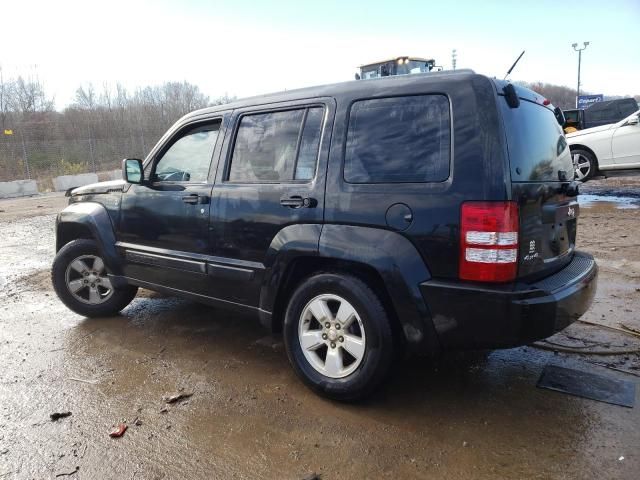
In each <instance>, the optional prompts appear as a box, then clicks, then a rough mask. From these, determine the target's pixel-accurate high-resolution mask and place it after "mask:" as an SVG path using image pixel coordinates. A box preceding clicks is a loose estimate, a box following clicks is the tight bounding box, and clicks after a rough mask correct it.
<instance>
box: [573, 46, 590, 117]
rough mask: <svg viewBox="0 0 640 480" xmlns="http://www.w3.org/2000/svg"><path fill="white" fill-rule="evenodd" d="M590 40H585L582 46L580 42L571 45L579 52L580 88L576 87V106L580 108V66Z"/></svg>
mask: <svg viewBox="0 0 640 480" xmlns="http://www.w3.org/2000/svg"><path fill="white" fill-rule="evenodd" d="M588 45H589V42H584V43H583V47H582V48H578V44H577V43H574V44H572V45H571V46H572V47H573V49H574V50H575V51H576V52H578V88H577V89H576V108H578V97H579V96H580V66H581V64H582V51H583V50H584V49H585V48H587V46H588Z"/></svg>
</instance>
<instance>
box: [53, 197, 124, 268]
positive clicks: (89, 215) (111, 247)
mask: <svg viewBox="0 0 640 480" xmlns="http://www.w3.org/2000/svg"><path fill="white" fill-rule="evenodd" d="M81 229H86V230H88V231H89V233H90V234H91V238H92V239H93V240H95V241H96V243H97V244H98V250H99V252H100V256H101V257H102V259H103V260H104V263H105V265H106V266H107V270H108V271H109V273H112V274H116V275H120V274H122V260H121V259H120V256H119V255H118V252H117V250H116V236H115V231H114V228H113V224H112V223H111V217H109V213H108V212H107V210H106V208H105V207H104V206H103V205H101V204H99V203H95V202H79V203H72V204H71V205H69V206H68V207H67V208H65V209H64V210H62V212H60V213H59V214H58V218H57V220H56V252H57V251H58V250H60V249H61V248H62V247H63V246H64V245H65V244H66V243H67V240H68V239H69V237H68V232H69V231H80V230H81Z"/></svg>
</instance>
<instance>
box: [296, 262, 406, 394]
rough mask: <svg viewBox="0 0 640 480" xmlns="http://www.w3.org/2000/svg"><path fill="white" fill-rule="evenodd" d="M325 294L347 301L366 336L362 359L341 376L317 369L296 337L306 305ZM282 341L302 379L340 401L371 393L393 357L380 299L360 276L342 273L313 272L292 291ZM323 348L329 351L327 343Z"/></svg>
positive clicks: (385, 312)
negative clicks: (352, 369) (348, 372)
mask: <svg viewBox="0 0 640 480" xmlns="http://www.w3.org/2000/svg"><path fill="white" fill-rule="evenodd" d="M325 294H331V295H337V296H339V297H342V298H343V299H345V300H346V301H347V302H349V303H350V304H351V306H353V308H354V309H355V310H356V312H357V315H358V316H359V317H360V319H361V321H362V325H363V326H364V332H365V335H366V342H364V343H365V347H364V354H363V355H362V357H361V358H362V360H361V361H360V363H359V365H358V366H357V368H355V370H354V371H353V372H352V373H350V374H348V375H347V376H345V377H343V378H331V377H329V376H326V375H323V374H322V373H320V372H319V371H318V370H316V368H314V367H313V366H312V364H311V363H310V361H309V360H307V358H306V357H305V354H304V353H303V349H302V346H301V344H300V338H299V336H298V329H299V325H300V322H301V321H302V320H301V316H302V314H303V311H304V309H305V307H306V306H307V305H308V304H309V303H310V302H311V301H312V300H313V299H315V298H316V297H318V296H320V295H325ZM320 327H321V328H322V326H320ZM345 333H346V332H345ZM284 343H285V347H286V351H287V355H288V357H289V361H290V362H291V364H292V365H293V369H294V370H295V372H296V374H297V375H298V376H299V377H300V378H301V379H302V381H303V382H304V383H305V384H306V385H307V386H309V387H310V388H311V389H312V390H314V391H315V392H317V393H319V394H320V395H323V396H325V397H328V398H331V399H333V400H340V401H356V400H360V399H363V398H365V397H366V396H368V395H369V394H371V393H372V392H373V391H374V390H375V389H376V387H378V386H379V385H380V384H381V383H382V382H383V381H384V380H385V379H386V377H387V375H388V373H389V371H390V367H391V364H392V361H393V358H394V338H393V332H392V328H391V322H390V320H389V315H388V313H387V311H386V310H385V308H384V307H383V305H382V302H381V301H380V298H379V297H378V295H376V293H375V292H374V291H373V290H372V289H371V288H370V287H369V286H368V285H367V284H366V283H364V282H363V281H362V280H360V279H359V278H357V277H354V276H351V275H346V274H341V273H331V272H330V273H319V274H316V275H314V276H312V277H309V278H307V279H306V280H305V281H304V283H302V285H300V286H299V287H298V288H297V289H296V290H295V292H294V293H293V295H292V296H291V298H290V299H289V304H288V306H287V310H286V315H285V321H284ZM322 348H326V349H327V351H328V349H329V346H327V347H322ZM343 355H344V354H343Z"/></svg>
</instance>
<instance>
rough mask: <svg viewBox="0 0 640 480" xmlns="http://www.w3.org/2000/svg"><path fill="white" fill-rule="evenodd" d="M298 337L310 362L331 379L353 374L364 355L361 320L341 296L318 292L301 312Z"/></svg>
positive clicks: (364, 340)
mask: <svg viewBox="0 0 640 480" xmlns="http://www.w3.org/2000/svg"><path fill="white" fill-rule="evenodd" d="M298 339H299V341H300V346H301V347H302V352H303V354H304V356H305V358H306V359H307V361H308V362H309V364H310V365H311V366H312V367H313V368H314V369H315V370H316V371H317V372H319V373H321V374H322V375H325V376H327V377H330V378H343V377H346V376H348V375H350V374H352V373H353V372H354V371H355V370H356V369H357V368H358V366H359V365H360V364H361V363H362V359H363V358H364V354H365V346H366V337H365V332H364V325H363V323H362V319H361V318H360V315H358V312H357V311H356V309H355V308H354V307H353V306H352V305H351V304H350V303H349V302H348V301H347V300H345V299H344V298H342V297H340V296H338V295H333V294H324V295H319V296H317V297H315V298H313V299H312V300H311V301H310V302H309V303H307V305H306V306H305V307H304V309H303V310H302V314H301V315H300V320H299V326H298Z"/></svg>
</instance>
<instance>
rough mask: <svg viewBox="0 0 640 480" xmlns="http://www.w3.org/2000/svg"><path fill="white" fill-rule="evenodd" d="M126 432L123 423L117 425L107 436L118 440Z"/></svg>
mask: <svg viewBox="0 0 640 480" xmlns="http://www.w3.org/2000/svg"><path fill="white" fill-rule="evenodd" d="M126 431H127V426H126V425H125V424H124V423H121V424H120V425H118V426H117V427H116V428H114V429H113V430H111V431H110V432H109V436H110V437H111V438H118V437H121V436H122V435H124V432H126Z"/></svg>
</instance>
